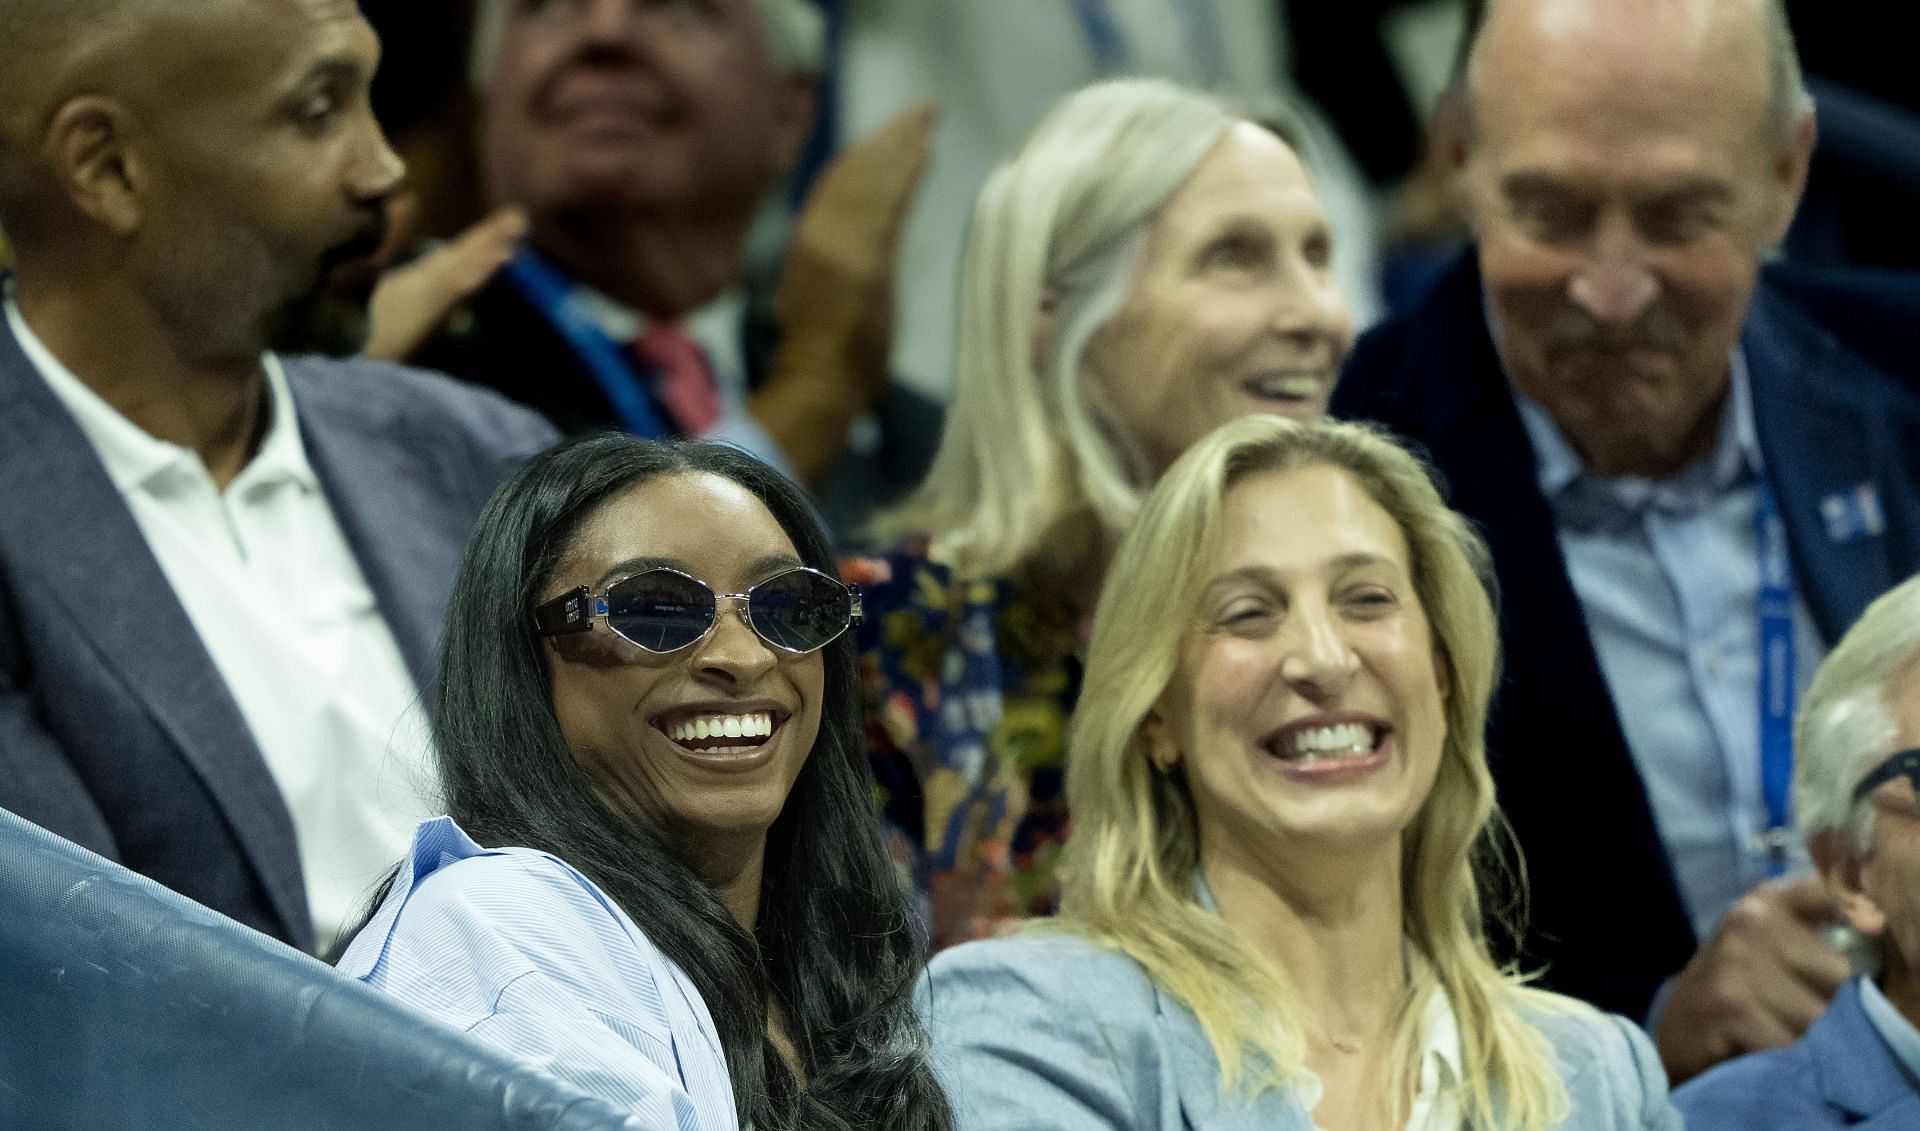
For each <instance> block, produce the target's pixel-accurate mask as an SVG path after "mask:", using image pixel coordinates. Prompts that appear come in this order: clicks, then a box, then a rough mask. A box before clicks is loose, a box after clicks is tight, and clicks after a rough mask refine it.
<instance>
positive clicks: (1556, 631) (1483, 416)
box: [1332, 255, 1920, 1017]
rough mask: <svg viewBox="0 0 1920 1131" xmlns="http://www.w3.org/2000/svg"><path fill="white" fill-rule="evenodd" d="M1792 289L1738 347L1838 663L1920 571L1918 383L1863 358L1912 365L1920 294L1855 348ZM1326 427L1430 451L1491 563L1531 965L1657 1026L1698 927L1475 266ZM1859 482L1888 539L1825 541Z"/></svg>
mask: <svg viewBox="0 0 1920 1131" xmlns="http://www.w3.org/2000/svg"><path fill="white" fill-rule="evenodd" d="M1786 282H1787V281H1786V280H1784V279H1780V278H1777V277H1776V274H1775V272H1774V271H1773V269H1769V271H1768V272H1766V273H1763V275H1762V279H1761V283H1760V286H1759V288H1758V289H1757V291H1756V292H1755V295H1754V298H1753V303H1752V306H1751V307H1750V309H1749V311H1748V316H1747V321H1746V325H1745V327H1744V330H1743V333H1742V338H1741V340H1742V342H1743V344H1744V348H1745V352H1746V358H1747V367H1748V371H1749V375H1750V380H1751V384H1752V390H1753V405H1754V416H1755V423H1756V426H1757V430H1758V432H1759V436H1760V447H1761V451H1762V455H1763V458H1764V462H1765V464H1766V473H1767V479H1768V482H1769V484H1770V485H1771V486H1772V488H1773V491H1774V494H1775V496H1776V497H1777V498H1778V500H1779V503H1780V508H1781V511H1782V514H1783V516H1784V518H1785V520H1786V524H1787V533H1788V540H1789V543H1790V546H1791V551H1792V554H1793V560H1794V567H1795V570H1794V572H1795V579H1796V581H1797V582H1798V585H1799V592H1800V593H1801V595H1802V597H1803V599H1804V600H1805V602H1806V604H1807V606H1808V609H1809V611H1810V612H1811V613H1812V615H1813V619H1814V621H1815V622H1816V623H1817V625H1818V627H1819V630H1820V633H1821V635H1822V637H1823V638H1824V639H1825V640H1826V642H1827V643H1828V644H1829V645H1831V644H1832V643H1833V642H1834V641H1835V640H1837V639H1838V637H1839V636H1840V634H1841V633H1843V632H1844V631H1845V630H1846V629H1847V627H1848V626H1849V625H1850V624H1852V622H1853V620H1854V618H1855V617H1857V616H1859V614H1860V613H1861V611H1862V610H1863V609H1864V608H1865V607H1866V605H1867V604H1868V603H1869V602H1870V601H1872V600H1873V598H1874V597H1876V596H1878V595H1879V594H1880V593H1882V592H1884V591H1885V590H1886V589H1887V588H1889V587H1890V586H1891V585H1892V584H1893V583H1894V582H1896V581H1898V580H1900V579H1901V578H1903V577H1905V576H1906V575H1907V574H1909V573H1911V572H1913V571H1914V570H1915V569H1916V568H1920V381H1917V380H1916V379H1915V377H1914V371H1913V370H1912V369H1911V368H1909V369H1908V370H1906V371H1904V372H1900V373H1892V372H1888V371H1887V370H1885V369H1882V368H1878V367H1876V366H1875V365H1874V364H1872V363H1871V362H1869V361H1868V360H1867V356H1875V357H1880V358H1895V357H1898V356H1901V355H1900V354H1899V353H1897V352H1896V351H1895V350H1893V349H1891V348H1887V346H1886V345H1885V343H1887V342H1891V341H1894V340H1897V339H1898V338H1900V337H1903V336H1908V335H1909V334H1910V328H1911V327H1912V326H1914V325H1920V298H1916V297H1915V296H1916V295H1917V294H1920V291H1916V289H1915V288H1912V287H1908V288H1907V289H1906V291H1905V292H1904V299H1903V297H1902V293H1901V292H1898V291H1892V292H1888V295H1889V298H1888V309H1889V311H1890V312H1891V311H1893V310H1894V309H1895V308H1896V307H1898V308H1899V309H1904V311H1905V315H1904V317H1891V316H1890V319H1889V321H1887V322H1886V323H1885V324H1884V325H1881V326H1879V327H1878V330H1879V334H1880V336H1881V338H1880V340H1878V341H1875V342H1873V343H1872V345H1871V348H1870V349H1869V348H1868V347H1867V346H1864V345H1863V346H1861V347H1859V348H1857V349H1856V348H1855V347H1854V346H1853V345H1852V344H1851V342H1850V341H1849V342H1843V341H1842V340H1841V339H1839V338H1837V337H1835V336H1834V334H1833V333H1832V332H1831V331H1830V330H1829V329H1828V328H1827V327H1826V326H1825V325H1823V324H1822V322H1821V321H1816V320H1815V318H1813V317H1809V315H1808V314H1807V312H1806V310H1807V309H1808V308H1811V307H1812V306H1815V305H1817V304H1815V303H1812V302H1811V299H1812V298H1817V297H1819V296H1820V295H1822V294H1824V293H1825V292H1824V291H1822V290H1821V288H1820V284H1818V283H1817V282H1807V281H1805V280H1800V279H1794V280H1793V281H1792V282H1793V284H1794V286H1795V287H1796V290H1795V291H1794V295H1795V297H1794V298H1793V299H1791V300H1790V299H1788V298H1787V297H1785V295H1784V292H1783V289H1782V288H1783V286H1784V285H1785V283H1786ZM1852 329H1853V331H1854V332H1855V333H1860V332H1863V331H1864V329H1865V327H1863V326H1854V327H1852ZM1904 356H1906V357H1908V358H1909V359H1916V358H1920V354H1915V353H1914V352H1913V351H1911V350H1908V351H1906V353H1905V355H1904ZM1909 364H1910V365H1920V361H1916V360H1910V362H1909ZM1332 411H1333V412H1334V414H1335V415H1338V416H1343V417H1357V418H1367V419H1372V420H1376V421H1379V422H1381V423H1383V424H1385V425H1387V426H1388V427H1390V428H1392V429H1393V430H1394V431H1396V432H1398V433H1400V434H1401V435H1403V436H1406V437H1408V438H1410V439H1412V440H1414V441H1416V442H1417V445H1418V446H1420V447H1424V448H1425V450H1426V452H1427V454H1428V455H1429V456H1430V458H1431V459H1432V460H1433V462H1434V463H1435V465H1436V466H1437V467H1438V468H1439V470H1440V471H1441V473H1442V474H1443V476H1444V477H1445V478H1446V480H1447V481H1448V483H1449V485H1450V488H1451V501H1452V503H1453V505H1454V506H1455V507H1456V508H1457V509H1459V510H1460V511H1462V512H1464V513H1465V514H1466V515H1467V516H1468V517H1470V518H1472V519H1473V520H1474V521H1475V522H1476V523H1477V524H1478V525H1479V527H1480V530H1481V532H1482V534H1483V535H1484V536H1485V537H1486V539H1487V542H1488V544H1489V546H1490V547H1491V548H1492V551H1493V559H1494V568H1495V572H1496V573H1497V574H1498V576H1499V582H1500V626H1501V627H1500V634H1501V648H1502V650H1503V653H1504V659H1505V664H1504V671H1505V677H1504V680H1503V683H1502V685H1501V688H1500V690H1499V692H1498V694H1497V697H1496V699H1495V702H1494V709H1493V715H1492V718H1491V720H1490V725H1489V732H1488V753H1489V758H1490V760H1491V762H1492V767H1493V773H1494V779H1495V782H1496V783H1497V785H1498V787H1499V798H1500V804H1501V806H1502V807H1503V809H1504V810H1505V812H1506V815H1507V817H1508V819H1509V820H1510V821H1511V823H1512V825H1513V829H1514V832H1515V833H1516V834H1517V837H1518V841H1519V845H1520V848H1521V850H1522V852H1523V853H1524V855H1525V860H1526V867H1527V873H1526V874H1527V878H1528V881H1529V895H1530V901H1531V906H1530V911H1531V914H1530V927H1529V930H1528V932H1527V934H1526V937H1525V939H1524V940H1523V941H1522V945H1521V947H1520V950H1521V953H1522V957H1523V959H1525V960H1527V961H1529V962H1530V963H1531V964H1535V965H1539V964H1544V965H1545V967H1546V977H1545V984H1546V985H1547V986H1549V987H1551V988H1553V989H1556V990H1559V991H1561V992H1563V993H1568V994H1572V995H1574V996H1575V997H1580V998H1584V999H1586V1000H1587V1001H1590V1002H1593V1003H1594V1004H1596V1005H1598V1006H1600V1007H1601V1008H1603V1009H1607V1010H1611V1011H1613V1012H1617V1013H1624V1014H1626V1015H1628V1016H1630V1017H1645V1016H1646V1015H1647V1011H1648V1007H1649V1005H1650V1003H1651V1000H1652V998H1653V995H1654V993H1655V991H1656V990H1657V989H1658V988H1659V986H1660V984H1661V982H1662V981H1664V980H1665V979H1666V978H1667V977H1669V976H1670V975H1672V974H1674V973H1675V972H1676V971H1678V970H1679V969H1680V967H1681V966H1682V965H1684V964H1685V963H1686V961H1687V959H1688V958H1689V957H1691V955H1692V953H1693V950H1694V946H1695V940H1694V937H1693V930H1692V928H1691V926H1689V924H1688V920H1687V917H1686V915H1685V913H1684V909H1683V905H1682V903H1681V899H1680V895H1679V891H1678V889H1677V888H1676V887H1675V884H1674V880H1673V875H1672V870H1671V868H1670V866H1669V864H1668V861H1667V858H1666V853H1665V850H1664V848H1663V847H1662V846H1661V843H1660V838H1659V836H1658V834H1657V832H1656V830H1655V827H1654V822H1653V814H1652V810H1651V808H1650V807H1649V805H1648V802H1647V796H1646V790H1645V787H1644V786H1643V785H1642V783H1641V781H1640V777H1639V774H1638V771H1637V770H1636V769H1635V766H1634V762H1633V759H1632V757H1631V755H1630V754H1629V753H1628V751H1627V745H1626V739H1625V737H1624V735H1623V733H1622V731H1621V728H1620V722H1619V719H1618V717H1617V716H1616V715H1615V714H1614V705H1613V702H1612V700H1611V698H1610V696H1609V694H1608V691H1607V685H1606V681H1605V679H1604V677H1603V675H1602V673H1601V669H1600V662H1599V659H1598V657H1597V656H1596V654H1595V652H1594V649H1593V645H1592V642H1591V640H1590V638H1589V637H1588V635H1587V627H1586V622H1585V620H1584V619H1583V616H1582V613H1581V610H1580V602H1579V599H1578V597H1577V596H1576V595H1575V593H1574V590H1573V584H1572V582H1571V581H1570V580H1569V578H1568V575H1567V568H1566V564H1565V561H1564V560H1563V558H1562V556H1561V553H1560V544H1559V539H1558V535H1557V534H1556V532H1555V528H1554V517H1553V513H1552V511H1551V509H1550V508H1549V504H1548V502H1547V500H1546V498H1545V497H1544V496H1543V495H1542V494H1541V492H1540V490H1539V487H1538V479H1537V477H1536V473H1535V464H1534V455H1533V448H1532V446H1531V445H1530V444H1529V442H1528V440H1527V436H1526V433H1525V431H1524V429H1523V428H1522V425H1521V422H1520V415H1519V410H1518V409H1517V408H1516V407H1515V405H1514V401H1513V395H1512V392H1511V390H1510V388H1509V386H1508V383H1507V380H1506V377H1505V375H1504V374H1503V372H1502V370H1501V367H1500V363H1499V360H1498V359H1497V357H1496V356H1495V353H1494V346H1493V341H1492V338H1491V335H1490V333H1489V331H1488V329H1487V323H1486V318H1485V315H1484V309H1483V305H1482V296H1481V285H1480V275H1479V270H1478V266H1477V263H1476V261H1475V260H1474V258H1473V257H1472V256H1471V255H1469V256H1467V257H1466V258H1465V259H1463V261H1462V262H1461V263H1459V264H1458V265H1456V266H1455V267H1454V268H1453V269H1451V270H1450V271H1448V273H1447V274H1446V275H1445V276H1444V277H1443V278H1442V279H1441V281H1440V282H1439V283H1438V284H1437V285H1436V286H1435V289H1434V290H1433V291H1432V292H1431V293H1430V294H1429V295H1428V297H1427V298H1426V299H1425V300H1424V301H1423V302H1422V303H1421V304H1420V305H1418V306H1416V307H1415V308H1413V309H1412V310H1410V311H1408V312H1407V313H1405V314H1403V315H1401V316H1399V317H1397V318H1395V319H1394V320H1392V321H1390V322H1388V323H1386V324H1385V325H1383V326H1381V327H1379V328H1377V329H1375V330H1373V331H1371V332H1369V333H1368V334H1366V335H1365V336H1364V337H1362V338H1361V340H1360V342H1359V343H1358V345H1357V346H1356V347H1355V349H1354V353H1353V356H1352V357H1351V358H1350V359H1349V361H1348V364H1347V367H1346V370H1345V372H1344V374H1343V375H1342V377H1341V382H1340V385H1339V386H1338V387H1337V388H1336V389H1335V391H1334V396H1333V404H1332ZM1862 484H1871V485H1872V487H1873V488H1874V490H1875V491H1876V492H1877V493H1878V497H1879V501H1880V504H1881V509H1882V510H1883V511H1884V514H1885V529H1884V530H1883V531H1882V532H1881V533H1879V534H1878V535H1876V536H1872V537H1855V538H1847V537H1840V538H1836V537H1833V536H1831V535H1830V531H1829V529H1828V524H1827V522H1826V520H1825V519H1824V518H1823V517H1822V503H1823V501H1825V500H1826V499H1828V497H1829V496H1833V495H1836V494H1841V493H1843V492H1851V491H1853V490H1854V489H1855V488H1856V487H1858V486H1859V485H1862ZM1756 725H1758V724H1757V723H1756Z"/></svg>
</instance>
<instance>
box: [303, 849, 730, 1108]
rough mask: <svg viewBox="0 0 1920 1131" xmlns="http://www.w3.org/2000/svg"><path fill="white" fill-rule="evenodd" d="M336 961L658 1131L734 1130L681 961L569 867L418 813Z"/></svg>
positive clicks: (716, 1046) (720, 1059)
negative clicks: (387, 876)
mask: <svg viewBox="0 0 1920 1131" xmlns="http://www.w3.org/2000/svg"><path fill="white" fill-rule="evenodd" d="M340 969H341V970H342V971H343V972H345V973H346V974H348V975H351V976H352V977H355V978H358V979H360V980H361V981H363V982H366V983H367V984H368V985H371V986H376V987H378V988H379V989H382V990H385V991H386V992H387V993H389V994H392V995H393V996H394V997H396V998H398V999H399V1000H400V1001H402V1002H404V1003H405V1004H406V1005H408V1006H411V1007H412V1008H414V1009H416V1010H418V1011H420V1012H421V1013H424V1014H426V1015H427V1016H429V1017H432V1018H435V1019H436V1020H439V1021H442V1022H445V1023H446V1024H449V1025H452V1026H453V1027H454V1028H456V1029H460V1030H463V1031H465V1032H468V1033H471V1034H472V1035H473V1036H475V1037H478V1038H479V1039H480V1040H482V1041H485V1042H486V1043H488V1044H490V1045H493V1046H494V1047H496V1048H499V1049H500V1050H502V1051H503V1052H506V1053H509V1054H511V1055H513V1056H515V1057H517V1058H518V1059H520V1060H521V1061H522V1062H523V1063H525V1064H527V1065H529V1066H531V1067H533V1068H535V1069H537V1070H539V1071H542V1072H545V1073H548V1074H549V1075H552V1076H555V1077H558V1078H559V1079H561V1080H564V1081H566V1082H567V1083H570V1084H572V1085H574V1086H576V1087H578V1088H581V1089H583V1090H584V1091H586V1092H588V1093H589V1094H591V1095H594V1096H597V1097H599V1098H601V1099H604V1100H607V1101H608V1102H610V1103H614V1104H618V1105H620V1106H621V1107H623V1108H626V1109H627V1110H629V1111H631V1112H633V1113H634V1114H636V1115H638V1116H639V1117H640V1118H641V1120H642V1121H643V1122H645V1123H646V1125H647V1126H649V1127H657V1128H660V1131H737V1128H738V1126H739V1122H738V1118H737V1116H736V1114H735V1112H734V1107H733V1092H732V1089H731V1087H730V1085H729V1083H728V1078H727V1063H726V1056H725V1054H724V1053H723V1052H722V1050H721V1047H720V1038H719V1035H718V1033H716V1032H715V1030H714V1027H713V1019H712V1018H711V1017H710V1016H708V1014H707V1007H706V1004H705V1003H704V1002H702V1001H701V1000H700V995H699V994H698V993H696V992H695V991H694V988H693V985H692V983H690V982H689V981H688V980H687V976H686V974H685V973H683V972H682V971H681V970H680V968H679V967H678V966H676V965H674V964H673V963H672V962H671V961H669V960H668V959H667V957H666V956H665V955H663V954H661V953H660V952H659V951H658V950H656V949H655V948H654V946H653V944H652V943H651V942H649V941H648V939H647V937H646V936H645V935H644V934H642V933H641V932H640V928H639V927H637V926H635V925H634V922H633V920H631V919H629V918H628V917H627V915H626V913H625V912H623V911H621V910H620V908H619V907H618V906H616V905H615V904H614V903H613V901H612V900H610V899H608V898H607V896H606V894H605V893H604V892H602V891H601V890H600V889H599V888H598V887H596V886H594V884H593V883H592V882H591V881H589V880H588V879H587V878H586V877H585V876H583V875H581V874H580V873H579V872H577V871H575V870H574V869H573V868H571V867H569V866H568V865H567V864H566V863H565V862H563V861H561V860H558V859H556V858H555V857H553V856H550V855H548V854H547V853H544V852H536V851H534V850H532V849H528V848H500V849H486V848H482V847H480V846H479V845H477V844H475V843H474V842H473V840H472V839H471V838H469V837H468V836H467V835H466V833H464V832H462V831H461V830H460V827H459V826H458V825H456V824H454V823H453V820H452V818H450V817H435V818H433V819H432V820H427V821H422V822H421V823H420V825H419V827H418V828H417V829H416V830H415V831H414V839H413V848H412V851H410V852H409V853H408V855H407V857H406V859H405V860H404V861H402V863H401V869H400V874H399V876H398V877H397V878H396V879H395V880H394V884H393V889H392V890H391V891H390V892H388V893H387V897H386V900H385V901H384V902H383V903H381V905H380V909H379V911H378V912H377V913H376V914H375V915H374V917H373V919H372V920H371V921H370V922H369V923H368V924H367V926H366V929H365V930H363V931H361V932H360V934H359V936H358V937H357V938H355V939H354V941H353V945H352V946H350V947H349V948H348V949H347V953H346V954H345V956H343V957H342V958H341V960H340Z"/></svg>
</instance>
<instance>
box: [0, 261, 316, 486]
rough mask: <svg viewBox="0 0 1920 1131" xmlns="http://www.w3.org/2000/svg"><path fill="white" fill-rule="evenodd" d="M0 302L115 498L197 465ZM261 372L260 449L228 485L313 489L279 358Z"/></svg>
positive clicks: (265, 361)
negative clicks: (126, 412)
mask: <svg viewBox="0 0 1920 1131" xmlns="http://www.w3.org/2000/svg"><path fill="white" fill-rule="evenodd" d="M5 305H6V315H7V325H8V327H9V328H10V329H11V330H12V331H13V336H14V338H15V340H17V341H18V342H19V343H20V351H21V352H22V353H24V354H26V356H27V360H28V361H30V362H32V363H33V367H34V369H35V370H37V371H38V372H39V374H40V376H41V378H42V379H43V380H45V381H46V383H47V387H48V388H50V389H51V390H52V391H53V394H54V396H56V397H58V398H59V399H60V403H61V404H62V405H64V406H65V407H66V410H67V412H68V413H69V414H71V415H72V417H73V419H74V423H76V424H78V425H79V426H80V432H81V434H82V435H84V436H86V438H87V442H88V443H90V444H92V445H93V449H94V451H95V452H97V453H98V454H99V456H100V462H101V463H102V464H104V465H105V467H106V470H107V476H108V478H109V479H111V480H112V481H113V485H114V489H115V490H117V491H119V492H120V494H121V495H122V496H126V495H130V494H133V493H134V492H136V491H139V490H142V489H144V488H145V487H146V486H147V485H148V484H149V483H151V482H152V481H153V480H154V479H156V478H158V477H159V476H161V475H164V474H167V473H168V472H171V471H173V470H175V469H177V468H182V467H196V468H197V467H202V465H201V463H200V457H199V455H198V454H197V453H195V452H193V451H190V450H188V449H187V448H184V447H181V446H180V445H179V444H175V443H171V442H169V441H167V440H162V439H159V438H158V437H155V436H153V435H151V434H150V433H148V432H147V431H146V430H145V429H143V428H141V427H140V426H139V425H137V424H135V423H134V422H133V421H131V420H128V419H127V418H126V417H125V416H123V415H122V414H121V413H120V410H119V409H116V408H114V407H113V406H112V405H110V404H108V403H107V402H106V400H105V399H104V398H102V397H101V396H100V394H98V393H96V392H94V391H93V389H92V387H90V386H89V385H88V384H87V383H86V382H84V381H82V380H81V379H80V378H79V377H78V376H76V375H75V374H74V372H73V371H72V370H71V369H68V368H67V366H66V365H65V363H63V362H62V361H61V360H60V359H59V358H57V357H55V356H54V355H53V351H51V350H49V349H48V348H47V347H46V343H44V342H42V341H41V340H40V338H39V336H38V335H37V334H35V333H34V332H33V329H32V328H31V327H29V326H28V325H27V320H26V319H25V318H24V317H22V315H21V313H20V307H19V304H18V303H16V302H15V301H14V298H13V295H12V293H11V290H10V289H9V293H7V294H6V296H5ZM261 369H262V370H264V372H265V374H266V381H267V399H268V404H267V411H268V413H269V419H268V421H267V431H266V435H265V436H264V437H262V439H261V441H260V450H259V451H258V452H256V453H254V457H253V459H252V460H250V461H248V463H247V466H246V467H245V468H244V469H242V470H241V472H240V475H239V476H237V477H236V478H235V480H234V484H235V485H242V484H245V485H253V484H263V483H268V482H274V481H278V480H289V481H292V482H294V483H298V484H300V485H301V486H303V487H306V488H308V489H315V490H317V489H318V487H319V479H318V478H317V477H316V476H315V475H314V473H313V467H312V465H311V464H310V463H308V461H307V453H306V447H305V445H304V444H302V443H301V442H300V426H299V421H298V419H297V418H296V416H295V409H294V405H293V395H292V393H291V391H290V390H289V388H288V386H287V376H286V372H285V371H284V370H283V369H282V368H281V365H280V359H279V358H278V357H276V356H274V355H273V354H271V353H268V354H263V355H261Z"/></svg>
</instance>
